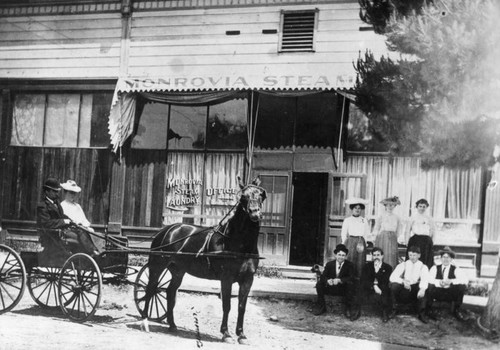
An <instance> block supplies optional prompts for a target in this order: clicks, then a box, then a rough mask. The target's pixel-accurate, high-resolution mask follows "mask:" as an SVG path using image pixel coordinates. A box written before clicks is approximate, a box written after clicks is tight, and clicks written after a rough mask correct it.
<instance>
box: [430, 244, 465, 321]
mask: <svg viewBox="0 0 500 350" xmlns="http://www.w3.org/2000/svg"><path fill="white" fill-rule="evenodd" d="M439 255H441V262H442V264H441V265H434V266H433V267H431V270H430V272H429V288H428V289H427V311H428V312H427V314H428V315H429V317H431V318H433V319H435V315H434V313H433V312H432V303H433V301H434V300H438V301H449V302H451V311H452V313H453V316H455V318H457V319H458V320H460V321H463V319H464V317H463V316H462V314H461V313H460V306H461V305H462V301H463V299H464V293H465V289H466V288H467V283H469V281H468V279H467V277H466V276H465V275H464V273H463V271H462V270H461V269H460V268H459V267H458V266H456V265H454V264H452V263H451V262H452V259H455V252H454V251H452V250H451V249H450V248H449V247H445V248H444V249H443V250H440V251H439Z"/></svg>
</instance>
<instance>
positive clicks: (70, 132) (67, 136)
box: [44, 94, 80, 147]
mask: <svg viewBox="0 0 500 350" xmlns="http://www.w3.org/2000/svg"><path fill="white" fill-rule="evenodd" d="M79 115H80V95H79V94H61V95H49V96H48V103H47V112H46V115H45V136H44V145H45V146H55V147H76V146H77V135H78V127H77V126H78V125H79Z"/></svg>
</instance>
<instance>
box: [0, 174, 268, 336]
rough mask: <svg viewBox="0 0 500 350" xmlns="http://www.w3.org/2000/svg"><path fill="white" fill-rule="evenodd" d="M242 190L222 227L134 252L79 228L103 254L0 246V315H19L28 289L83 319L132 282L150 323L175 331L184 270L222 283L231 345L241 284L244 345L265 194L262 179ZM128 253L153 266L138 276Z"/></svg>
mask: <svg viewBox="0 0 500 350" xmlns="http://www.w3.org/2000/svg"><path fill="white" fill-rule="evenodd" d="M240 187H241V196H240V199H239V201H238V202H237V203H236V204H235V205H234V207H233V208H232V209H231V211H230V212H229V213H228V214H227V215H226V217H225V218H224V219H223V220H222V221H221V223H219V225H216V226H215V227H203V226H196V225H189V224H181V223H179V224H173V225H169V226H166V227H164V228H163V229H161V230H160V231H159V232H158V233H156V234H155V235H154V237H153V240H152V244H151V248H150V249H131V248H130V247H129V246H128V242H127V239H126V238H125V237H121V236H113V235H109V234H100V233H95V232H92V231H88V230H86V229H85V228H83V227H81V226H78V225H71V226H70V227H69V228H68V229H69V230H84V231H85V233H86V234H89V235H91V236H92V237H93V240H94V241H99V242H100V244H98V245H100V246H101V247H102V248H101V252H100V253H99V254H96V255H94V256H90V255H88V254H85V253H81V252H76V253H75V252H74V249H71V247H70V246H68V244H65V242H64V241H63V242H58V244H55V247H45V248H44V250H43V251H41V252H21V254H18V253H17V252H15V251H14V250H13V249H12V248H10V247H8V246H5V245H0V314H2V313H5V312H7V311H10V310H12V309H13V308H14V307H15V306H16V305H17V304H18V303H19V301H20V300H21V298H22V296H23V293H24V291H25V289H26V287H27V288H28V290H29V293H30V295H31V297H32V298H33V300H34V301H35V302H36V303H37V304H38V305H40V306H42V307H46V308H60V309H61V310H62V312H63V313H64V314H65V315H66V316H67V317H69V318H70V319H72V320H74V321H78V322H84V321H86V320H88V319H89V318H91V317H92V316H93V315H94V313H95V312H96V310H97V308H98V307H99V303H100V301H101V293H102V285H103V283H129V284H133V289H134V301H135V304H136V307H137V309H138V311H139V313H140V315H141V317H142V319H143V320H144V322H145V323H146V322H147V320H152V321H157V322H161V321H163V320H164V319H166V320H167V323H168V324H169V326H170V328H171V329H176V324H175V321H174V316H173V309H174V306H175V299H176V294H177V290H178V288H179V287H180V285H181V283H182V279H183V277H184V275H185V273H189V274H191V275H193V276H195V277H199V278H205V279H212V280H220V281H221V296H222V305H223V318H222V325H221V329H220V330H221V333H222V334H223V340H225V341H231V340H232V338H231V336H230V334H229V332H228V328H227V322H228V315H229V311H230V308H231V291H232V285H233V283H235V282H238V284H239V302H238V320H237V325H236V334H237V336H238V340H239V341H240V342H244V341H245V339H246V337H245V335H244V333H243V317H244V313H245V307H246V302H247V298H248V294H249V292H250V288H251V286H252V283H253V277H254V273H255V271H256V269H257V266H258V261H259V258H260V257H259V253H258V249H257V243H258V235H259V227H260V218H261V209H262V202H263V201H264V199H265V198H266V192H265V190H264V189H262V188H261V187H259V181H258V179H256V180H254V182H253V183H252V184H250V185H247V186H243V185H242V184H241V183H240ZM129 254H142V255H147V256H148V257H149V259H148V263H147V264H146V265H144V266H143V267H142V268H141V269H140V270H139V271H137V270H136V269H134V268H132V267H130V266H129V265H128V257H129Z"/></svg>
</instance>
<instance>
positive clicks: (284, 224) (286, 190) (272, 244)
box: [259, 171, 291, 265]
mask: <svg viewBox="0 0 500 350" xmlns="http://www.w3.org/2000/svg"><path fill="white" fill-rule="evenodd" d="M290 175H291V173H290V172H284V171H283V172H266V173H260V175H259V176H260V179H261V180H262V183H261V186H262V187H263V188H264V189H265V190H266V192H267V199H266V200H265V201H264V205H263V218H262V222H261V230H260V235H259V253H260V255H261V256H263V257H265V258H266V262H265V264H266V265H272V264H275V265H286V264H287V258H288V242H289V235H288V232H289V225H290V222H289V221H290V220H289V217H290V215H289V210H290V209H289V208H290V186H291V176H290Z"/></svg>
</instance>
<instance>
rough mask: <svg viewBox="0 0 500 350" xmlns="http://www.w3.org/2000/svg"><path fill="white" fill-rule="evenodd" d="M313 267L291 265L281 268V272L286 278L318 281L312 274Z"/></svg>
mask: <svg viewBox="0 0 500 350" xmlns="http://www.w3.org/2000/svg"><path fill="white" fill-rule="evenodd" d="M311 267H312V266H311ZM311 267H309V266H293V265H289V266H280V270H281V273H282V276H283V277H284V278H292V279H304V280H310V279H312V280H314V279H316V274H315V273H313V272H311Z"/></svg>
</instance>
